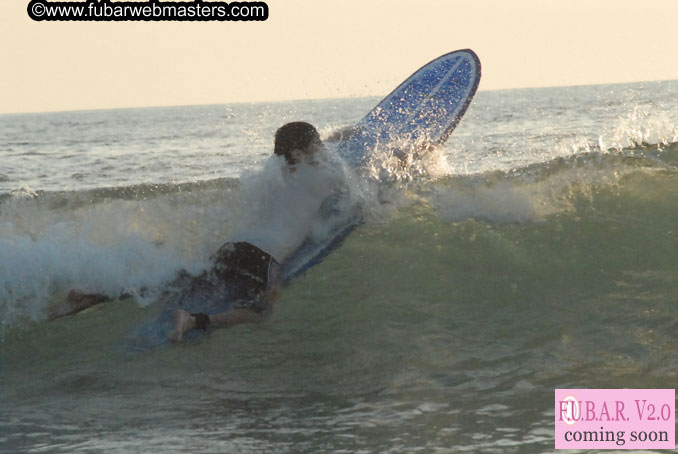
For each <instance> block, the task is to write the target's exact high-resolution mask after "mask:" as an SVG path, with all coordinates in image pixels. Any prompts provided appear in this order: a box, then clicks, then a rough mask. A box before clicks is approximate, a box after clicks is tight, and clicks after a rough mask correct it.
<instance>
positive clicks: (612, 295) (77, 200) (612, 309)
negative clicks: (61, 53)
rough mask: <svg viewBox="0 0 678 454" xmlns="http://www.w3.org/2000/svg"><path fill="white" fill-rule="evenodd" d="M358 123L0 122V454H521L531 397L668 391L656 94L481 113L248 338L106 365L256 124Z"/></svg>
mask: <svg viewBox="0 0 678 454" xmlns="http://www.w3.org/2000/svg"><path fill="white" fill-rule="evenodd" d="M481 89H482V84H481ZM378 101H379V99H378V98H366V99H339V100H322V101H298V102H286V103H270V104H235V105H212V106H194V107H174V108H148V109H123V110H108V111H86V112H62V113H45V114H22V115H3V116H0V410H1V411H0V451H1V452H17V453H23V452H25V453H29V452H30V453H34V452H56V453H77V452H113V453H117V452H119V453H134V452H168V453H171V452H195V453H224V452H267V453H318V452H332V453H341V452H349V453H403V452H426V453H447V452H450V453H452V452H489V453H495V452H496V453H507V452H508V453H512V452H515V453H532V452H535V453H542V452H552V451H553V446H554V438H553V437H554V435H553V432H554V429H553V427H554V424H553V419H554V414H553V396H554V394H553V393H554V389H555V388H675V387H676V383H677V382H678V254H677V252H678V202H677V201H676V197H675V194H676V193H678V82H675V81H674V82H654V83H642V84H629V85H606V86H590V87H570V88H546V89H523V90H508V91H492V92H483V91H481V92H479V93H478V94H477V95H476V99H475V100H474V102H473V104H472V105H471V107H470V108H469V110H468V112H467V114H466V116H465V118H464V119H463V120H462V122H461V123H460V125H459V126H458V128H457V129H456V131H455V132H454V134H453V135H452V136H451V138H450V139H449V141H448V142H447V144H446V145H445V147H444V148H443V149H442V150H438V152H436V153H434V154H433V155H431V156H427V157H424V158H423V159H422V160H421V161H418V162H415V163H414V164H413V166H412V167H411V168H410V169H409V171H408V172H402V171H401V172H395V173H393V174H392V175H391V177H392V178H391V179H390V182H389V187H388V189H389V192H390V193H391V194H395V195H393V196H392V197H391V198H390V199H389V204H388V207H389V209H379V208H377V207H375V208H374V210H373V212H369V213H368V216H367V217H366V222H365V223H364V224H362V225H360V226H359V227H358V228H357V229H356V230H355V231H354V232H353V233H352V234H351V235H350V236H349V237H348V238H347V239H346V241H345V243H344V244H343V246H342V247H340V248H339V249H337V250H335V251H334V252H333V253H332V254H331V255H330V256H329V257H327V258H326V259H325V260H324V261H323V262H322V263H321V264H319V265H317V266H315V267H313V268H311V269H310V270H308V271H307V272H306V274H305V275H303V276H301V277H299V278H298V279H296V280H294V281H292V282H291V283H290V284H289V285H288V286H287V287H286V288H285V289H284V290H283V292H282V295H281V297H280V299H279V301H278V302H277V303H276V307H275V310H274V313H273V315H272V317H271V318H270V319H269V320H268V321H266V322H264V323H261V324H257V325H249V326H247V325H243V326H238V327H235V328H233V329H228V330H221V331H216V332H213V333H212V334H210V335H209V336H207V337H206V338H204V339H202V340H201V341H199V342H198V343H197V344H193V345H178V346H174V347H172V348H169V349H165V350H162V351H158V352H152V353H145V354H132V355H131V354H128V353H127V352H125V351H124V349H122V348H121V339H123V338H125V336H128V335H129V333H130V331H131V330H133V329H134V327H135V326H137V325H138V323H140V321H141V320H143V319H144V317H145V315H146V313H147V311H148V310H149V306H153V305H158V304H162V301H156V299H157V293H156V292H154V289H157V288H160V287H161V286H162V284H163V283H164V282H166V281H167V280H169V279H171V277H172V276H174V273H175V272H176V271H177V270H179V269H182V268H184V269H188V270H190V271H196V272H197V271H199V270H200V269H202V268H203V267H204V266H205V264H206V260H207V258H208V257H209V255H210V254H211V253H212V252H213V251H214V250H215V249H216V248H217V247H218V246H219V245H220V244H221V243H223V242H224V241H226V240H227V239H228V235H229V233H230V231H231V229H232V228H233V225H234V223H235V222H236V221H237V219H238V218H239V217H240V216H242V215H243V210H247V204H246V203H243V201H242V197H241V192H240V188H241V187H242V185H243V183H246V182H247V181H249V178H252V175H254V174H255V173H256V171H257V169H259V168H260V167H261V166H262V164H263V162H264V161H265V160H266V159H267V157H268V156H269V155H270V153H271V150H272V137H273V134H274V132H275V130H276V128H277V127H278V126H280V125H281V124H283V123H284V122H286V121H291V120H299V119H300V120H307V121H310V122H312V123H314V124H316V125H317V126H318V127H319V129H320V130H321V133H322V135H328V134H329V133H331V132H332V131H333V130H336V129H337V128H339V127H342V126H346V125H350V124H353V123H354V122H356V121H357V120H359V119H360V118H361V117H362V116H363V115H364V114H365V113H366V112H367V111H369V110H370V109H371V108H372V107H373V106H374V105H376V103H377V102H378ZM386 167H387V166H386ZM386 167H385V168H386ZM382 170H383V169H382ZM386 170H391V169H390V168H386ZM74 287H77V288H81V289H84V290H87V291H98V292H105V293H109V294H116V292H129V293H132V294H133V295H135V297H134V298H131V299H127V300H124V301H120V302H113V303H110V304H104V305H100V306H96V307H94V308H92V309H90V310H87V311H85V312H83V313H81V314H78V315H76V316H73V317H67V318H64V319H60V320H57V321H54V322H47V321H45V320H46V316H47V311H48V310H49V307H50V306H51V305H53V304H56V303H58V302H59V301H61V300H63V298H64V295H65V293H66V292H67V291H68V290H69V289H70V288H74ZM142 289H146V291H142Z"/></svg>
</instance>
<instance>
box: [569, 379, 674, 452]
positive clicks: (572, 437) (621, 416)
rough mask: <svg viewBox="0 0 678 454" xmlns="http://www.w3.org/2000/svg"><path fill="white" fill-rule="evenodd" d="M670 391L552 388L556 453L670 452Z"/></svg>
mask: <svg viewBox="0 0 678 454" xmlns="http://www.w3.org/2000/svg"><path fill="white" fill-rule="evenodd" d="M675 403H676V390H675V389H556V449H675V447H676V439H675V429H676V425H675Z"/></svg>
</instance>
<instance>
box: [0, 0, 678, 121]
mask: <svg viewBox="0 0 678 454" xmlns="http://www.w3.org/2000/svg"><path fill="white" fill-rule="evenodd" d="M267 4H268V5H269V10H270V16H269V19H268V20H267V21H265V22H213V23H203V22H193V23H187V22H106V23H103V22H34V21H32V20H31V19H30V18H29V17H28V15H27V12H26V7H27V5H28V0H0V62H2V72H1V73H0V112H5V113H7V112H40V111H53V110H73V109H97V108H113V107H136V106H156V105H183V104H213V103H224V102H241V101H246V102H247V101H267V100H287V99H302V98H335V97H347V96H367V95H383V94H386V93H388V92H389V91H391V89H393V88H394V87H395V86H396V85H397V84H398V83H399V82H400V81H402V80H403V79H404V78H405V77H407V76H409V75H410V74H411V73H412V72H414V71H415V70H416V69H418V68H419V67H420V66H421V65H423V64H424V63H426V62H428V61H429V60H431V59H433V58H435V57H437V56H438V55H440V54H443V53H445V52H449V51H452V50H455V49H461V48H472V49H473V50H475V51H476V53H477V54H478V55H479V57H480V59H481V62H482V65H483V79H482V81H481V84H480V89H481V90H488V89H499V88H515V87H541V86H556V85H581V84H599V83H613V82H629V81H641V80H665V79H678V35H677V34H676V31H675V30H676V20H677V18H678V0H464V1H457V0H446V1H443V0H441V1H435V0H416V1H415V0H411V1H402V0H384V1H382V0H306V1H302V0H269V1H267Z"/></svg>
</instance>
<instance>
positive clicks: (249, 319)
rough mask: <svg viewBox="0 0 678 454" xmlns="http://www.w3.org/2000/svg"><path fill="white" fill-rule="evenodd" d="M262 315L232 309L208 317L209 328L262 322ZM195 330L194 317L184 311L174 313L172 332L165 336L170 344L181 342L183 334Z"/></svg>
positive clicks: (246, 310)
mask: <svg viewBox="0 0 678 454" xmlns="http://www.w3.org/2000/svg"><path fill="white" fill-rule="evenodd" d="M263 318H264V316H263V315H262V314H259V313H256V312H254V311H251V310H249V309H234V310H232V311H226V312H221V313H219V314H214V315H210V316H209V326H210V327H213V328H229V327H231V326H234V325H239V324H241V323H254V322H259V321H261V320H263ZM195 328H196V319H195V316H193V315H191V314H189V313H188V312H186V311H185V310H182V309H177V310H176V311H174V330H172V332H171V333H170V334H169V336H167V339H168V340H169V341H170V342H181V340H182V339H183V338H184V334H186V333H187V332H189V331H190V330H192V329H195Z"/></svg>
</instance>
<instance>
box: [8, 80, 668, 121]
mask: <svg viewBox="0 0 678 454" xmlns="http://www.w3.org/2000/svg"><path fill="white" fill-rule="evenodd" d="M664 82H678V79H657V80H639V81H632V82H610V83H591V84H574V85H544V86H530V87H509V88H486V89H483V88H480V87H479V88H478V92H497V91H512V90H543V89H552V88H583V87H599V86H614V85H634V84H644V83H664ZM481 85H482V81H481ZM386 95H388V93H385V94H375V95H363V96H345V97H336V96H328V97H320V98H292V99H290V98H288V99H271V100H259V101H224V102H214V103H203V104H195V103H188V104H157V105H146V106H117V107H91V108H74V109H55V110H42V111H30V110H29V111H13V112H11V111H10V112H2V111H0V116H10V115H40V114H57V113H76V112H101V111H109V110H135V109H170V108H183V107H207V106H226V105H239V104H240V105H242V104H279V103H292V102H304V101H306V102H313V101H331V100H350V99H368V98H379V97H384V96H386Z"/></svg>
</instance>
